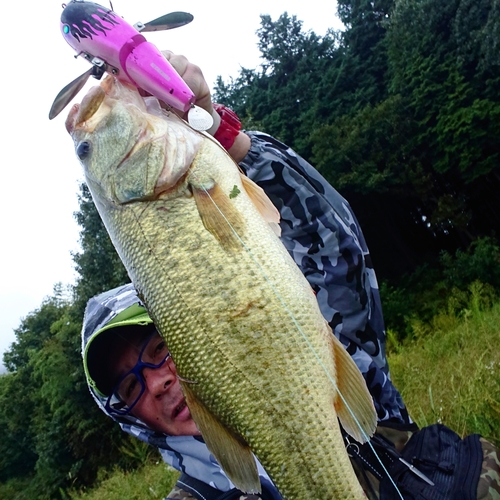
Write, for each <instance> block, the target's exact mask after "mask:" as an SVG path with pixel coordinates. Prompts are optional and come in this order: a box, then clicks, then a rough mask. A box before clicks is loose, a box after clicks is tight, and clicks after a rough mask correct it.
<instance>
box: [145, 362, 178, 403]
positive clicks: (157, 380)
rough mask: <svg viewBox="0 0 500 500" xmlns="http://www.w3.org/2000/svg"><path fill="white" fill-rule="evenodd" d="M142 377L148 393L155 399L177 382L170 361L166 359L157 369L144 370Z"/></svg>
mask: <svg viewBox="0 0 500 500" xmlns="http://www.w3.org/2000/svg"><path fill="white" fill-rule="evenodd" d="M143 377H144V380H145V383H146V387H147V389H148V391H149V392H150V393H151V394H152V395H153V396H155V397H158V396H161V395H162V394H163V393H165V392H167V391H168V390H169V389H170V387H172V386H173V385H174V383H175V381H176V380H177V374H176V372H175V368H174V366H173V363H172V362H171V360H170V359H167V360H166V361H165V363H163V365H162V366H160V367H159V368H144V370H143Z"/></svg>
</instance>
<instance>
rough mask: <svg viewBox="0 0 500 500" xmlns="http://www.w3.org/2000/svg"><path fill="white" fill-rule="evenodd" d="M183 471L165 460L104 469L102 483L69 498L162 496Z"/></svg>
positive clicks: (143, 499) (114, 499)
mask: <svg viewBox="0 0 500 500" xmlns="http://www.w3.org/2000/svg"><path fill="white" fill-rule="evenodd" d="M178 476H179V473H178V472H177V471H175V470H173V469H172V468H170V467H168V466H167V465H165V464H164V463H158V462H156V463H151V464H148V465H145V466H144V467H141V468H139V469H137V470H134V471H129V472H125V471H122V470H120V469H115V470H114V471H113V472H112V473H111V474H108V473H107V472H104V473H103V474H102V477H100V478H99V481H98V483H97V484H98V486H97V487H96V488H93V489H89V490H88V491H86V492H77V491H72V492H69V496H68V497H67V499H68V500H123V499H124V498H126V499H127V500H146V499H148V500H149V499H151V500H154V499H162V498H165V496H166V495H167V494H168V493H169V492H170V491H171V489H172V488H173V486H174V484H175V482H176V481H177V478H178Z"/></svg>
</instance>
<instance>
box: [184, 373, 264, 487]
mask: <svg viewBox="0 0 500 500" xmlns="http://www.w3.org/2000/svg"><path fill="white" fill-rule="evenodd" d="M180 384H181V386H182V390H183V392H184V396H185V397H186V402H187V405H188V407H189V411H190V412H191V415H192V416H193V419H194V421H195V422H196V425H197V426H198V428H199V430H200V432H201V434H202V436H203V439H204V440H205V443H206V445H207V447H208V449H209V450H210V452H211V453H212V454H213V455H214V457H215V458H216V459H217V462H219V464H220V466H221V467H222V468H223V469H224V472H225V473H226V474H227V476H228V477H229V479H230V480H231V481H232V482H233V484H234V485H235V486H236V488H238V489H239V490H241V491H243V492H244V493H254V494H257V493H260V492H261V487H260V479H259V472H258V470H257V465H256V463H255V458H254V456H253V454H252V452H251V450H250V448H249V447H248V445H247V444H246V443H244V442H243V440H242V439H241V438H239V437H237V436H236V435H235V434H233V433H232V432H231V431H229V430H228V429H227V428H226V427H224V426H223V425H222V424H221V423H220V422H219V420H217V419H216V418H215V417H214V415H213V414H212V413H211V412H209V411H208V410H207V408H205V406H204V405H203V404H202V403H200V401H199V400H198V398H197V397H196V396H195V394H194V392H193V391H192V390H191V388H190V386H189V383H185V382H182V381H180Z"/></svg>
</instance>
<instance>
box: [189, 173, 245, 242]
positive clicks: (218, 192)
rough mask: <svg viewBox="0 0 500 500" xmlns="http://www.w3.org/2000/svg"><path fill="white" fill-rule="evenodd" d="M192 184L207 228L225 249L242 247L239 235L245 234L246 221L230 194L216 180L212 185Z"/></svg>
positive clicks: (199, 210) (197, 204)
mask: <svg viewBox="0 0 500 500" xmlns="http://www.w3.org/2000/svg"><path fill="white" fill-rule="evenodd" d="M190 185H191V189H192V191H193V196H194V199H195V202H196V206H197V208H198V212H199V214H200V217H201V220H202V222H203V225H204V226H205V229H206V230H207V231H209V232H210V233H211V234H212V235H213V236H214V237H215V239H216V240H217V241H218V242H219V243H220V244H221V246H222V247H223V248H224V249H225V250H237V249H240V248H242V245H241V242H240V239H239V236H240V237H241V236H242V235H243V229H244V222H243V218H242V217H241V215H240V213H239V212H238V211H237V210H236V208H235V207H234V205H233V203H232V201H231V198H230V197H229V194H226V193H224V192H223V191H222V189H221V188H220V186H219V185H218V184H217V183H215V182H214V183H213V184H212V185H211V186H210V187H204V186H197V185H195V184H192V183H191V184H190Z"/></svg>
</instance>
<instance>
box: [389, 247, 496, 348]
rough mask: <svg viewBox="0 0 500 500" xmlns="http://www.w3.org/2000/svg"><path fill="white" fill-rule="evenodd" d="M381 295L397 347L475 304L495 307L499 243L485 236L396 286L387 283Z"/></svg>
mask: <svg viewBox="0 0 500 500" xmlns="http://www.w3.org/2000/svg"><path fill="white" fill-rule="evenodd" d="M380 293H381V296H382V303H383V305H384V317H385V321H386V325H387V327H388V329H390V330H391V336H392V339H391V342H392V343H393V344H394V345H397V343H398V341H400V340H401V339H404V338H407V337H412V336H415V335H417V336H418V335H419V334H422V332H427V331H429V330H430V331H433V330H435V329H436V327H437V325H436V321H440V320H441V319H443V318H444V319H443V321H448V320H449V318H453V317H455V316H460V315H462V314H465V311H467V310H468V308H469V307H470V304H476V306H475V310H476V311H478V310H479V309H480V307H479V306H478V305H477V304H479V303H481V304H482V306H484V305H486V306H488V307H489V306H490V305H491V304H492V303H493V302H494V301H495V300H496V297H497V296H498V295H499V294H500V246H499V242H498V241H497V240H496V239H495V238H493V237H486V238H480V239H478V240H476V241H475V242H473V243H472V244H471V245H470V247H469V248H468V249H467V250H466V251H462V250H457V251H456V252H455V254H453V255H452V254H450V253H448V252H443V253H442V254H441V256H440V259H439V260H438V261H436V262H435V263H434V265H430V264H426V265H423V266H421V267H419V268H418V269H417V270H416V271H415V272H413V273H411V274H407V275H405V276H402V277H401V278H400V279H399V280H398V281H397V283H396V284H394V283H393V284H390V283H389V282H387V281H384V282H382V284H381V287H380ZM478 297H479V298H478ZM482 306H481V307H482ZM448 326H449V325H448Z"/></svg>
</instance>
